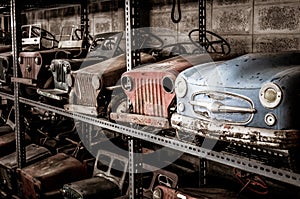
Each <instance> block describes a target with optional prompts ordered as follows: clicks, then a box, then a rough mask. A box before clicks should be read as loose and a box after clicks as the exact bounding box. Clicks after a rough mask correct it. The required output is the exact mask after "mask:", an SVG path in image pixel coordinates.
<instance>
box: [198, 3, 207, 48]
mask: <svg viewBox="0 0 300 199" xmlns="http://www.w3.org/2000/svg"><path fill="white" fill-rule="evenodd" d="M198 6H199V16H198V22H199V23H198V25H199V42H202V43H204V42H205V35H206V0H198Z"/></svg>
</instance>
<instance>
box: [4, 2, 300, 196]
mask: <svg viewBox="0 0 300 199" xmlns="http://www.w3.org/2000/svg"><path fill="white" fill-rule="evenodd" d="M139 1H140V0H125V19H126V36H127V38H126V41H127V46H126V56H127V68H128V70H131V68H132V67H134V66H136V65H138V63H139V59H140V57H139V56H140V55H139V52H132V51H131V49H132V46H131V45H135V44H134V43H133V41H132V37H131V35H132V28H138V27H139V22H138V21H139V13H138V5H139ZM48 2H51V5H56V4H59V1H48ZM66 2H70V3H71V2H72V3H74V0H71V1H68V0H64V3H66ZM35 3H36V4H35V6H39V5H42V4H43V3H44V1H42V0H39V1H35ZM77 3H83V4H84V5H85V6H86V1H84V0H79V1H77ZM28 5H31V4H28ZM47 5H48V3H47V4H46V5H45V4H43V7H44V6H47ZM9 6H10V9H11V16H12V40H13V43H12V44H13V58H14V59H13V61H14V62H13V68H14V76H15V77H17V76H18V74H17V55H18V52H19V51H20V49H19V47H20V37H19V35H20V34H19V33H18V32H17V31H18V29H20V28H19V26H20V23H19V21H18V19H20V17H19V18H18V14H20V10H19V9H18V8H20V7H19V6H18V5H17V2H16V0H10V5H9ZM48 6H50V3H49V5H48ZM28 7H30V8H31V6H28ZM205 7H206V6H205V0H199V29H200V30H205V25H206V24H205ZM133 13H134V15H133ZM81 14H82V17H81V20H82V22H87V21H88V19H87V11H86V10H83V11H82V13H81ZM199 32H201V31H199ZM134 34H138V32H134ZM204 37H205V35H203V34H199V41H203V39H204ZM134 42H138V41H134ZM14 86H15V87H14V88H15V90H14V95H10V94H6V93H0V96H1V97H3V98H6V99H9V100H14V102H15V111H16V113H15V115H16V138H17V153H18V166H19V167H20V168H22V167H23V165H24V164H25V159H26V158H25V144H24V143H25V139H24V132H22V128H21V126H20V114H19V113H20V106H19V105H20V103H24V104H27V105H30V106H34V107H37V108H41V109H44V110H47V111H51V112H54V113H56V114H60V115H63V116H66V117H72V118H74V119H76V120H80V121H83V122H86V123H89V124H92V125H97V126H100V127H102V128H106V129H109V130H112V131H116V132H119V133H122V134H124V135H126V136H128V137H130V139H129V149H128V150H129V158H130V164H129V165H130V166H129V171H130V178H129V185H130V187H131V188H130V198H138V197H140V196H141V194H142V187H141V184H140V182H141V181H140V180H137V179H140V178H141V176H138V175H133V174H134V173H135V171H137V170H139V169H141V163H142V160H141V159H139V157H137V156H134V152H139V151H141V146H140V144H139V140H145V141H148V142H152V143H154V144H158V145H162V146H166V147H168V148H171V149H174V150H178V151H181V152H184V153H187V154H191V155H194V156H196V157H199V158H201V159H203V160H210V161H215V162H219V163H221V164H224V165H227V166H232V167H236V168H239V169H242V170H245V171H248V172H251V173H255V174H258V175H262V176H265V177H268V178H271V179H274V180H278V181H281V182H285V183H288V184H291V185H294V186H297V187H300V174H298V173H294V172H291V171H287V170H284V169H278V168H274V167H271V166H268V165H266V164H264V163H262V162H259V161H256V160H252V159H249V158H245V157H242V156H237V155H233V154H229V153H226V152H215V151H211V150H208V149H205V148H202V147H199V146H196V145H193V144H190V143H185V142H181V141H178V140H175V139H171V138H167V137H162V136H158V135H156V134H151V133H149V132H144V131H141V130H137V129H133V128H129V127H127V126H122V125H119V124H115V123H112V122H109V121H107V120H105V119H100V118H95V117H92V116H88V115H83V114H79V113H74V112H67V111H65V110H64V109H61V108H58V107H54V106H50V105H47V104H43V103H40V102H36V101H33V100H30V99H25V98H22V97H20V96H19V93H18V87H19V85H18V83H15V85H14ZM137 182H138V183H137Z"/></svg>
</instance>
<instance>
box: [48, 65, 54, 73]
mask: <svg viewBox="0 0 300 199" xmlns="http://www.w3.org/2000/svg"><path fill="white" fill-rule="evenodd" d="M49 68H50V71H52V72H55V66H54V64H51V65H50V67H49Z"/></svg>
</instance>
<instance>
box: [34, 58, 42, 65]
mask: <svg viewBox="0 0 300 199" xmlns="http://www.w3.org/2000/svg"><path fill="white" fill-rule="evenodd" d="M34 63H35V64H37V65H41V58H40V57H36V58H34Z"/></svg>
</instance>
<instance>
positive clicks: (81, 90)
mask: <svg viewBox="0 0 300 199" xmlns="http://www.w3.org/2000/svg"><path fill="white" fill-rule="evenodd" d="M92 77H93V74H87V73H79V74H77V75H76V83H75V87H76V88H75V91H76V92H75V93H76V95H77V104H78V105H84V106H96V103H97V94H96V90H95V89H94V88H93V86H92Z"/></svg>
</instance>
